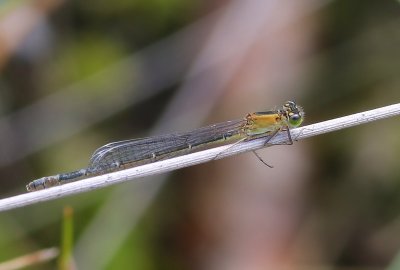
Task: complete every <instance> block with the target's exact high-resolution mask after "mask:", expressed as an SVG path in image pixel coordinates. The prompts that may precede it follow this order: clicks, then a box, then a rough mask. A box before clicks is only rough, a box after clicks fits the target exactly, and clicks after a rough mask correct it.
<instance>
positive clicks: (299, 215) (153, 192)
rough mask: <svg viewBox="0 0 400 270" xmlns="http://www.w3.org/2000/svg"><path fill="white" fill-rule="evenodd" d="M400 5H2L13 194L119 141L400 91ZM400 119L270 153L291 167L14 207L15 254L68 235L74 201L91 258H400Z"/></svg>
mask: <svg viewBox="0 0 400 270" xmlns="http://www.w3.org/2000/svg"><path fill="white" fill-rule="evenodd" d="M317 2H318V3H317ZM399 15H400V5H399V2H398V1H372V0H368V1H325V2H323V1H308V0H305V1H276V0H254V1H253V0H252V1H184V0H168V1H167V0H150V1H149V0H146V1H144V0H133V1H123V0H115V1H112V2H110V1H104V0H97V1H93V0H90V1H62V0H61V1H60V0H20V1H16V0H13V1H1V2H0V72H1V76H0V185H1V191H2V192H1V197H3V198H5V197H8V196H11V195H15V194H19V193H23V192H25V188H24V187H25V185H26V184H27V182H29V181H31V180H32V179H35V178H39V177H42V176H45V175H52V174H56V173H60V172H67V171H71V170H75V169H79V168H83V167H85V166H86V165H87V162H88V160H89V158H90V154H91V153H92V152H93V151H94V150H95V149H96V148H97V147H99V146H101V145H103V144H105V143H107V142H110V141H117V140H123V139H127V138H134V137H141V136H147V135H150V134H160V133H163V132H171V131H183V130H190V129H192V128H195V127H199V126H202V125H204V124H208V123H213V122H218V121H225V120H229V119H235V118H240V117H242V116H244V115H245V114H246V113H247V112H251V111H260V110H265V109H271V108H274V107H275V106H280V104H282V103H283V102H284V101H285V100H291V99H294V100H296V101H297V102H298V103H299V104H301V105H302V106H303V107H304V109H305V111H306V114H307V115H306V122H307V123H312V122H317V121H322V120H326V119H330V118H334V117H339V116H343V115H346V114H350V113H355V112H359V111H363V110H367V109H372V108H376V107H380V106H384V105H388V104H392V103H398V102H399V100H400V51H399V48H400V31H399V25H400V16H399ZM398 123H399V119H398V118H393V119H388V120H383V121H380V122H376V123H371V124H368V125H364V126H359V127H355V128H351V129H348V130H343V131H340V132H335V133H331V134H327V135H323V136H319V137H314V138H311V139H308V140H305V141H300V142H296V143H295V144H294V145H293V146H290V147H289V146H276V147H271V148H268V149H266V150H265V151H264V150H263V151H260V155H262V156H263V158H265V160H267V161H268V162H269V163H271V164H272V165H274V169H269V168H266V167H265V166H263V165H262V164H261V163H260V162H258V161H257V159H256V158H254V157H253V156H252V155H240V156H237V157H234V158H230V159H226V160H221V161H215V162H211V163H209V164H205V165H201V166H196V167H193V168H188V169H185V170H181V171H177V172H175V173H172V174H170V175H163V176H159V177H153V178H146V179H143V180H139V181H136V182H134V183H126V184H121V185H120V186H116V187H113V188H108V189H104V190H98V191H93V192H90V193H87V194H80V195H77V196H73V197H69V198H64V199H60V200H56V201H52V202H47V203H42V204H38V205H33V206H29V207H25V208H21V209H17V210H13V211H9V212H5V213H0V232H1V233H0V250H1V252H0V261H1V262H4V261H8V260H11V259H12V258H15V257H19V256H21V255H24V254H28V253H32V252H34V251H37V250H41V249H44V248H47V247H54V246H60V231H61V227H62V225H61V223H62V221H61V212H62V209H63V207H64V205H66V204H68V205H71V206H72V207H73V209H74V233H75V235H74V237H75V239H74V241H73V242H74V254H73V258H74V260H75V264H76V266H77V267H78V269H234V268H235V269H400V262H399V261H400V259H398V258H399V256H400V255H399V250H400V238H399V237H398V235H399V234H400V199H399V198H400V167H399V166H398V164H399V160H400V151H399V149H400V136H399V135H400V125H399V124H398ZM396 257H397V259H396ZM56 266H57V261H56V260H54V261H52V262H45V263H43V264H40V265H33V266H32V267H31V268H30V269H54V268H55V267H56Z"/></svg>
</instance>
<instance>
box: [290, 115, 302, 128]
mask: <svg viewBox="0 0 400 270" xmlns="http://www.w3.org/2000/svg"><path fill="white" fill-rule="evenodd" d="M302 122H303V117H302V116H301V115H300V114H298V113H293V114H290V115H289V125H290V126H291V127H298V126H300V125H301V123H302Z"/></svg>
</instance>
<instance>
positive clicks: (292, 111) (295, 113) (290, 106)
mask: <svg viewBox="0 0 400 270" xmlns="http://www.w3.org/2000/svg"><path fill="white" fill-rule="evenodd" d="M283 114H284V115H285V117H286V119H287V121H288V125H289V127H291V128H295V127H298V126H300V125H301V123H302V122H303V120H304V111H303V108H301V107H300V106H297V104H296V102H294V101H287V102H286V103H285V104H283Z"/></svg>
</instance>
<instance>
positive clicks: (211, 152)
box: [0, 103, 400, 211]
mask: <svg viewBox="0 0 400 270" xmlns="http://www.w3.org/2000/svg"><path fill="white" fill-rule="evenodd" d="M396 115H400V103H398V104H394V105H390V106H386V107H382V108H378V109H374V110H370V111H365V112H361V113H356V114H352V115H348V116H344V117H340V118H336V119H332V120H328V121H324V122H320V123H316V124H312V125H308V126H304V127H301V128H296V129H292V130H291V134H292V138H293V139H295V140H300V139H304V138H308V137H312V136H316V135H319V134H323V133H328V132H332V131H336V130H340V129H344V128H348V127H352V126H356V125H360V124H365V123H368V122H372V121H376V120H380V119H383V118H388V117H392V116H396ZM286 141H287V134H286V133H285V132H282V133H280V134H278V135H277V136H275V137H274V138H273V139H272V140H270V142H269V143H270V144H282V143H285V142H286ZM263 147H264V139H263V138H260V139H256V140H252V141H247V142H242V143H239V144H236V145H233V146H232V145H225V146H220V147H216V148H212V149H208V150H205V151H201V152H197V153H192V154H188V155H184V156H180V157H175V158H171V159H168V160H163V161H159V162H154V163H151V164H146V165H143V166H139V167H135V168H130V169H126V170H122V171H118V172H113V173H109V174H105V175H100V176H96V177H91V178H87V179H83V180H80V181H77V182H72V183H68V184H65V185H61V186H57V187H53V188H49V189H45V190H40V191H36V192H31V193H26V194H21V195H17V196H14V197H10V198H5V199H2V200H0V211H5V210H10V209H13V208H18V207H22V206H26V205H30V204H35V203H38V202H44V201H49V200H53V199H56V198H61V197H65V196H69V195H73V194H78V193H82V192H87V191H90V190H94V189H98V188H103V187H107V186H110V185H114V184H117V183H121V182H126V181H130V180H133V179H136V178H141V177H145V176H150V175H155V174H160V173H166V172H170V171H173V170H176V169H180V168H184V167H188V166H192V165H196V164H200V163H204V162H207V161H211V160H214V159H221V158H224V157H228V156H232V155H236V154H239V153H244V152H249V151H254V150H257V149H260V148H263ZM216 157H217V158H216Z"/></svg>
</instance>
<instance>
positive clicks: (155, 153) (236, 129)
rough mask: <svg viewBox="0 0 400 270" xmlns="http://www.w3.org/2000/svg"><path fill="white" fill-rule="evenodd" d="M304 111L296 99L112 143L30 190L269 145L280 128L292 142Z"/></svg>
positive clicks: (32, 185)
mask: <svg viewBox="0 0 400 270" xmlns="http://www.w3.org/2000/svg"><path fill="white" fill-rule="evenodd" d="M303 119H304V112H303V110H302V108H301V107H299V106H297V104H296V103H295V102H293V101H288V102H286V103H285V104H284V105H283V106H282V108H281V109H278V110H274V111H265V112H255V113H249V114H247V115H246V117H245V118H243V119H239V120H233V121H227V122H223V123H218V124H213V125H210V126H206V127H202V128H199V129H196V130H193V131H189V132H181V133H172V134H166V135H159V136H152V137H147V138H140V139H132V140H125V141H119V142H112V143H109V144H106V145H104V146H102V147H100V148H99V149H97V150H96V151H95V152H94V153H93V155H92V157H91V159H90V161H89V166H88V167H87V168H85V169H81V170H78V171H74V172H69V173H61V174H57V175H53V176H46V177H42V178H39V179H37V180H34V181H32V182H30V183H29V184H28V185H27V186H26V188H27V190H28V191H35V190H40V189H44V188H48V187H52V186H57V185H61V184H64V183H68V182H72V181H76V180H80V179H83V178H87V177H90V176H95V175H101V174H105V173H109V172H113V171H118V170H123V169H127V168H131V167H136V166H139V165H143V164H147V163H151V162H155V161H159V160H164V159H168V158H172V157H177V156H181V155H185V154H188V153H192V152H197V151H200V150H204V149H207V148H212V147H216V146H219V145H224V144H228V143H239V142H241V141H247V140H252V139H255V138H260V137H263V138H265V145H266V144H268V142H269V141H270V140H271V139H272V138H273V137H274V136H275V135H276V134H277V133H278V132H280V131H286V132H287V135H288V144H292V138H291V135H290V129H291V128H294V127H298V126H300V125H301V123H302V122H303Z"/></svg>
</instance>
